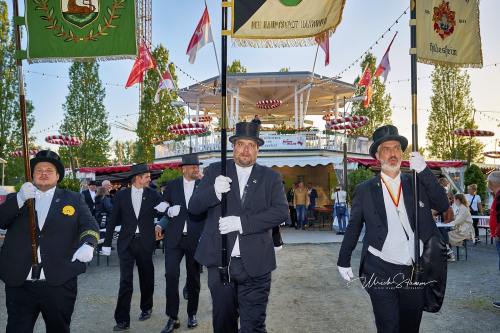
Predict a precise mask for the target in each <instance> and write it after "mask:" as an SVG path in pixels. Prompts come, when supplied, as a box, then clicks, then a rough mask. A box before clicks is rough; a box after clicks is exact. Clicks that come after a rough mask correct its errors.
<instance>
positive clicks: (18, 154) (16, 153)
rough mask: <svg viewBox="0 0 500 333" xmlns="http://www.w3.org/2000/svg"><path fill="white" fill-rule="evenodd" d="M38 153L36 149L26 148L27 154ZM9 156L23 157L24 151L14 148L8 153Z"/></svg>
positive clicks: (33, 154)
mask: <svg viewBox="0 0 500 333" xmlns="http://www.w3.org/2000/svg"><path fill="white" fill-rule="evenodd" d="M37 153H38V150H37V149H32V150H28V155H29V156H35V155H36V154H37ZM9 156H10V157H23V156H24V152H23V151H22V150H15V151H12V152H11V153H10V154H9Z"/></svg>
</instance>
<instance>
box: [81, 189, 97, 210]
mask: <svg viewBox="0 0 500 333" xmlns="http://www.w3.org/2000/svg"><path fill="white" fill-rule="evenodd" d="M82 195H83V198H84V199H85V203H86V204H87V206H88V207H89V209H90V212H91V213H92V215H95V202H94V200H92V196H91V195H90V190H88V189H87V190H85V191H82Z"/></svg>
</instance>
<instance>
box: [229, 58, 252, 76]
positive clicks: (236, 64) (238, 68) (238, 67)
mask: <svg viewBox="0 0 500 333" xmlns="http://www.w3.org/2000/svg"><path fill="white" fill-rule="evenodd" d="M227 72H228V73H246V72H247V68H246V67H245V66H243V65H242V64H241V62H240V61H239V60H234V61H233V62H232V63H231V65H230V66H227Z"/></svg>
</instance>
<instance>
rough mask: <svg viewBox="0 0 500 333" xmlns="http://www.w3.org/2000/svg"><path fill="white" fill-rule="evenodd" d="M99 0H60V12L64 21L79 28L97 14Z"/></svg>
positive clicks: (90, 21) (93, 18) (88, 22)
mask: <svg viewBox="0 0 500 333" xmlns="http://www.w3.org/2000/svg"><path fill="white" fill-rule="evenodd" d="M99 2H100V0H61V13H62V16H63V17H64V19H65V20H66V21H68V22H69V23H72V24H74V25H76V26H78V27H80V28H83V27H85V26H86V25H88V24H90V23H92V22H93V21H94V20H95V19H96V18H97V16H99Z"/></svg>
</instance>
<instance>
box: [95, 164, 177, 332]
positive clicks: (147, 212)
mask: <svg viewBox="0 0 500 333" xmlns="http://www.w3.org/2000/svg"><path fill="white" fill-rule="evenodd" d="M130 173H131V174H130V177H131V180H130V182H131V186H130V188H127V189H125V190H122V191H119V192H117V193H116V196H115V198H114V203H113V213H112V214H111V220H110V221H109V222H108V224H107V226H106V237H105V239H104V243H103V247H102V254H104V255H110V253H111V242H112V240H113V232H114V230H115V226H116V225H117V224H118V222H121V230H120V234H119V236H118V241H117V252H118V257H119V259H120V289H119V291H118V301H117V304H116V309H115V321H116V326H115V327H114V328H113V330H114V331H124V330H127V329H129V327H130V301H131V299H132V291H133V277H134V264H136V265H137V271H138V272H139V286H140V289H141V303H140V307H141V313H140V315H139V320H140V321H144V320H147V319H149V318H150V317H151V312H152V309H153V291H154V266H153V251H154V249H155V230H154V229H155V225H154V218H155V217H156V216H157V214H158V213H164V212H165V210H166V209H167V208H168V205H167V203H165V202H163V200H162V198H161V196H160V194H159V193H158V192H156V191H154V190H152V189H151V188H149V186H148V185H149V183H150V181H151V174H150V172H149V169H148V166H147V164H136V165H133V166H132V169H131V171H130Z"/></svg>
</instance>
